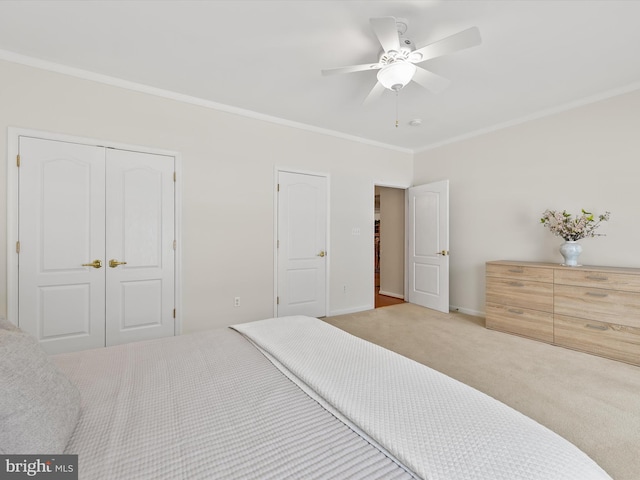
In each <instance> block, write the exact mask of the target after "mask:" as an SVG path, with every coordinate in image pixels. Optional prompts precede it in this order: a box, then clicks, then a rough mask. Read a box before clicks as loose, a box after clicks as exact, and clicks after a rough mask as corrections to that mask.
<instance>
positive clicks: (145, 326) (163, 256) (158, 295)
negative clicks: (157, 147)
mask: <svg viewBox="0 0 640 480" xmlns="http://www.w3.org/2000/svg"><path fill="white" fill-rule="evenodd" d="M174 171H175V166H174V157H169V156H164V155H155V154H149V153H140V152H132V151H127V150H114V149H108V150H107V158H106V172H107V173H106V183H107V185H108V188H107V196H106V198H107V215H106V234H107V245H106V256H105V272H106V299H107V302H106V312H107V313H106V344H107V346H109V345H117V344H120V343H127V342H132V341H137V340H146V339H150V338H158V337H166V336H171V335H173V334H174V318H173V309H174V305H175V303H174V281H175V280H174V278H175V276H174V257H175V250H174V242H173V241H174V181H173V172H174Z"/></svg>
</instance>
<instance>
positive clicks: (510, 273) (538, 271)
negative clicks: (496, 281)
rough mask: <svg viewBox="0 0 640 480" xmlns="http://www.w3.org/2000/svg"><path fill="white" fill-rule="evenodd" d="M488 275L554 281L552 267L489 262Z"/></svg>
mask: <svg viewBox="0 0 640 480" xmlns="http://www.w3.org/2000/svg"><path fill="white" fill-rule="evenodd" d="M487 275H491V276H493V277H505V278H517V279H521V280H533V281H537V282H549V283H552V282H553V269H552V268H541V267H529V266H526V265H516V264H514V265H510V264H504V263H487Z"/></svg>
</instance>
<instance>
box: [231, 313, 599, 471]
mask: <svg viewBox="0 0 640 480" xmlns="http://www.w3.org/2000/svg"><path fill="white" fill-rule="evenodd" d="M231 328H234V329H235V330H237V331H238V332H240V333H242V334H243V335H245V336H246V337H247V338H248V339H249V340H250V341H251V342H253V343H254V344H255V345H256V346H257V347H258V348H260V349H261V350H263V351H264V352H265V354H266V355H267V356H268V357H269V358H271V359H273V361H274V363H275V364H276V366H278V367H279V368H281V369H283V371H286V372H285V373H286V374H287V375H288V376H289V377H290V378H293V379H295V380H296V382H297V383H299V384H300V385H301V386H302V387H304V388H305V389H307V390H312V391H313V392H315V394H317V395H318V396H319V397H320V398H322V399H323V400H324V401H325V402H326V403H327V404H328V405H330V406H331V407H332V408H334V409H335V410H336V411H337V412H339V415H340V416H342V417H344V418H346V419H347V421H349V422H350V423H352V424H353V425H354V427H355V428H356V429H360V430H362V431H363V432H365V434H366V435H368V436H369V437H370V438H371V439H373V440H374V441H375V442H377V443H378V444H379V445H380V446H381V447H382V448H383V449H384V450H386V451H387V452H390V453H391V454H392V455H393V456H394V457H395V458H396V459H398V460H399V461H400V462H402V463H403V464H404V465H406V466H407V467H408V468H409V469H411V470H412V471H413V472H414V473H415V474H416V475H417V476H419V477H420V478H423V479H424V480H445V479H446V480H469V479H487V480H515V479H523V480H599V479H610V477H609V476H608V475H607V474H606V473H605V472H604V471H603V470H602V469H601V468H600V467H599V466H598V465H597V464H596V463H595V462H594V461H593V460H591V459H590V458H589V457H588V456H587V455H586V454H585V453H584V452H582V451H581V450H579V449H578V448H577V447H576V446H574V445H573V444H571V443H570V442H568V441H567V440H565V439H563V438H562V437H560V436H559V435H557V434H556V433H554V432H552V431H551V430H549V429H547V428H546V427H544V426H542V425H540V424H538V423H537V422H535V421H534V420H532V419H530V418H529V417H527V416H525V415H523V414H521V413H519V412H517V411H516V410H514V409H512V408H510V407H508V406H506V405H504V404H503V403H501V402H499V401H497V400H495V399H493V398H491V397H489V396H487V395H485V394H483V393H481V392H479V391H477V390H475V389H473V388H471V387H469V386H468V385H465V384H463V383H461V382H458V381H456V380H454V379H452V378H450V377H448V376H446V375H444V374H441V373H439V372H437V371H435V370H433V369H430V368H428V367H426V366H424V365H421V364H419V363H417V362H414V361H412V360H410V359H408V358H405V357H403V356H401V355H398V354H396V353H394V352H391V351H389V350H386V349H384V348H382V347H379V346H377V345H374V344H372V343H369V342H367V341H365V340H362V339H360V338H357V337H354V336H352V335H350V334H348V333H346V332H343V331H341V330H339V329H337V328H336V327H333V326H331V325H328V324H327V323H325V322H322V321H320V320H318V319H314V318H309V317H303V316H295V317H286V318H276V319H268V320H261V321H257V322H251V323H245V324H239V325H234V326H232V327H231Z"/></svg>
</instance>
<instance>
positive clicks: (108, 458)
mask: <svg viewBox="0 0 640 480" xmlns="http://www.w3.org/2000/svg"><path fill="white" fill-rule="evenodd" d="M0 360H1V362H2V369H1V370H0V376H1V377H0V380H2V382H3V383H4V384H6V385H7V386H9V388H5V389H3V393H2V396H3V398H2V399H1V401H2V405H3V406H2V411H1V412H0V421H1V422H2V429H1V430H0V452H1V453H5V454H6V453H21V454H27V453H32V454H44V453H47V454H54V453H63V452H64V453H72V454H77V455H78V461H79V478H81V479H91V480H94V479H96V480H98V479H217V478H224V479H228V478H231V479H233V478H260V479H284V478H292V479H313V478H318V479H320V478H322V479H325V478H335V479H411V478H421V479H425V480H427V479H428V480H436V479H438V480H439V479H448V480H458V479H460V480H462V479H464V480H470V479H491V480H500V479H504V480H507V479H509V480H514V479H530V480H553V479H558V480H571V479H576V480H590V479H594V480H595V479H610V477H609V476H608V475H607V474H606V473H605V472H604V471H603V470H602V469H601V468H600V467H599V466H598V465H597V464H596V463H595V462H593V461H592V460H591V459H590V458H589V457H588V456H587V455H586V454H584V453H583V452H582V451H580V450H579V449H578V448H577V447H575V446H574V445H572V444H571V443H569V442H568V441H566V440H564V439H563V438H561V437H560V436H558V435H556V434H555V433H553V432H551V431H550V430H548V429H546V428H545V427H543V426H541V425H539V424H538V423H536V422H534V421H533V420H531V419H530V418H528V417H526V416H524V415H522V414H520V413H519V412H517V411H515V410H513V409H511V408H509V407H507V406H506V405H504V404H502V403H500V402H498V401H497V400H495V399H493V398H491V397H489V396H487V395H484V394H482V393H480V392H478V391H477V390H474V389H472V388H471V387H469V386H467V385H464V384H462V383H460V382H457V381H456V380H453V379H451V378H450V377H447V376H445V375H443V374H441V373H439V372H436V371H434V370H432V369H430V368H428V367H426V366H424V365H421V364H418V363H416V362H413V361H411V360H409V359H407V358H405V357H402V356H400V355H397V354H395V353H393V352H390V351H388V350H385V349H384V348H382V347H379V346H377V345H374V344H371V343H369V342H366V341H364V340H362V339H359V338H357V337H354V336H352V335H350V334H347V333H346V332H343V331H341V330H339V329H337V328H335V327H333V326H331V325H328V324H327V323H325V322H322V321H321V320H318V319H314V318H310V317H303V316H295V317H285V318H276V319H267V320H260V321H256V322H249V323H245V324H239V325H234V326H232V327H231V328H224V329H216V330H211V331H208V332H202V333H198V334H189V335H182V336H178V337H172V338H165V339H159V340H152V341H146V342H138V343H133V344H126V345H120V346H116V347H109V348H102V349H96V350H88V351H83V352H76V353H69V354H62V355H56V356H53V357H46V355H45V354H44V353H43V352H41V350H39V346H38V345H37V342H35V340H34V339H32V338H31V337H29V336H28V335H27V334H25V333H23V332H21V331H20V330H19V329H16V328H15V327H12V326H11V325H10V324H7V323H5V324H4V326H3V327H0ZM12 362H13V363H12ZM34 376H35V378H34ZM34 381H35V385H30V384H29V382H32V383H33V382H34ZM43 449H46V450H43Z"/></svg>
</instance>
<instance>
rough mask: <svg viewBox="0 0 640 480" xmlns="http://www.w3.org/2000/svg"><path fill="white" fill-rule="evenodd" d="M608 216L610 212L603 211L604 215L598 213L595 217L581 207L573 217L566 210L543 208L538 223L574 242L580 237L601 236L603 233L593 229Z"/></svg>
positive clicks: (607, 218)
mask: <svg viewBox="0 0 640 480" xmlns="http://www.w3.org/2000/svg"><path fill="white" fill-rule="evenodd" d="M610 216H611V213H610V212H605V213H604V215H598V217H597V219H596V217H595V216H594V215H593V213H590V212H587V211H586V210H584V209H582V215H580V216H576V217H575V218H573V216H572V215H571V214H569V213H567V211H566V210H563V211H562V212H559V211H556V210H545V212H544V213H543V214H542V218H541V219H540V223H542V225H543V226H545V227H547V228H548V229H549V230H550V231H551V233H553V234H554V235H557V236H558V237H562V238H563V239H564V240H566V241H568V242H575V241H576V240H580V239H582V238H590V237H599V236H603V235H604V233H595V230H596V229H597V228H598V227H599V226H600V223H601V222H606V221H607V220H609V217H610Z"/></svg>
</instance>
